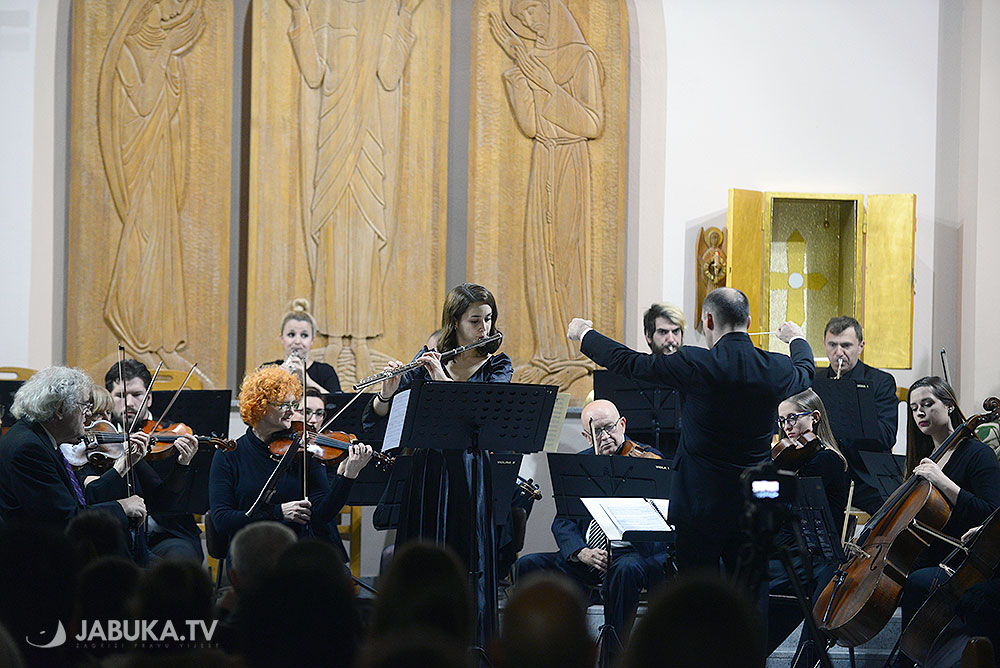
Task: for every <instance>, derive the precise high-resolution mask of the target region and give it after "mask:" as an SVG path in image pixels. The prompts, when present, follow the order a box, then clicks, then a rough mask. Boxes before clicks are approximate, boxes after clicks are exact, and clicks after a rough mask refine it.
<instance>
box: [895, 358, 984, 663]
mask: <svg viewBox="0 0 1000 668" xmlns="http://www.w3.org/2000/svg"><path fill="white" fill-rule="evenodd" d="M909 398H910V405H909V408H910V411H909V419H908V420H907V439H906V440H907V443H906V468H907V470H909V471H911V472H912V474H913V475H917V476H920V477H921V478H924V479H926V480H927V481H929V482H930V483H931V484H932V485H934V487H936V488H937V489H938V491H940V492H941V494H943V495H944V497H945V498H946V499H947V500H948V502H949V503H950V504H951V506H952V510H951V516H950V518H949V519H948V523H947V524H945V526H944V533H946V534H948V535H949V536H952V537H954V538H955V540H958V539H959V538H960V537H961V536H962V535H963V534H964V533H966V532H967V531H968V530H969V529H970V528H972V527H974V526H977V525H979V524H981V523H982V522H983V521H984V520H985V519H986V518H987V517H988V516H989V514H990V513H991V512H993V510H995V509H996V508H998V507H1000V463H998V462H997V456H996V454H995V453H994V452H993V450H992V449H991V448H990V447H989V446H987V445H985V444H984V443H982V442H980V441H978V440H976V439H973V438H966V439H964V440H962V441H961V442H959V443H958V444H957V445H956V446H953V447H952V448H951V449H950V450H949V451H948V452H945V453H944V455H943V456H942V457H941V459H940V460H939V461H938V462H937V463H935V462H934V461H932V460H931V459H929V456H930V453H931V452H933V451H934V450H936V449H937V448H938V447H939V446H940V445H941V444H942V443H944V441H945V439H947V438H948V436H949V435H950V434H951V433H952V431H954V430H955V428H956V427H957V426H958V425H959V424H961V423H962V422H964V421H965V418H964V416H963V415H962V411H961V409H960V408H959V407H958V401H957V399H956V398H955V392H954V390H952V389H951V386H949V385H948V383H946V382H945V381H944V380H942V379H941V378H938V377H937V376H927V377H924V378H921V379H920V380H918V381H917V382H915V383H913V385H911V386H910V394H909ZM930 540H931V544H930V545H929V546H928V547H927V548H926V549H925V550H924V551H923V552H922V553H921V554H920V556H918V557H917V561H916V563H915V564H914V567H913V568H912V569H911V570H910V574H909V575H908V576H907V578H906V584H905V586H904V587H903V596H902V599H901V601H900V606H901V607H902V613H903V625H902V628H906V625H907V624H908V623H909V621H910V619H911V618H912V617H913V614H914V613H915V612H916V611H917V609H918V608H919V607H920V605H921V603H923V601H924V600H925V599H926V598H927V596H928V594H929V593H930V591H931V590H932V589H933V588H934V587H935V586H936V585H937V583H938V582H941V581H943V579H945V578H947V575H946V574H945V573H944V571H943V570H941V569H940V568H939V567H938V566H937V565H938V564H939V563H940V562H941V560H942V559H944V558H945V557H946V556H947V555H948V553H949V552H951V550H952V547H953V546H951V545H948V544H947V543H945V542H943V541H940V540H934V539H930ZM894 665H895V666H912V665H914V664H913V663H912V662H911V661H910V660H909V659H908V658H906V657H905V656H904V655H902V654H900V655H899V656H897V657H896V661H895V664H894Z"/></svg>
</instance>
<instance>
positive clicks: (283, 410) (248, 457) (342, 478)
mask: <svg viewBox="0 0 1000 668" xmlns="http://www.w3.org/2000/svg"><path fill="white" fill-rule="evenodd" d="M301 396H302V385H301V384H300V382H299V380H298V379H297V378H295V377H293V376H292V375H291V374H289V373H288V372H287V371H286V370H285V369H283V368H282V367H280V366H265V367H263V368H260V369H257V370H256V371H253V372H251V373H249V374H247V376H246V377H245V378H244V379H243V383H242V384H241V385H240V394H239V403H240V417H241V418H243V421H244V422H245V423H246V424H247V425H248V427H249V428H248V429H247V432H246V434H244V435H243V436H241V437H240V438H239V440H237V441H236V449H235V450H233V451H232V452H223V451H221V450H220V451H217V452H216V453H215V458H214V459H213V460H212V470H211V473H210V475H209V501H210V505H211V513H212V522H213V524H214V526H215V530H216V531H217V532H218V533H219V535H220V536H225V537H229V536H232V535H233V534H235V533H236V532H237V531H238V530H239V529H241V528H243V527H244V526H246V525H247V524H250V523H251V522H256V521H259V520H277V521H280V522H283V523H284V524H286V525H287V526H289V527H291V528H292V530H294V531H295V532H296V533H297V534H299V535H300V536H313V535H314V536H318V537H321V538H325V539H329V538H330V536H329V535H328V533H329V529H328V527H329V524H330V520H331V519H332V518H333V516H334V515H335V514H336V513H337V512H339V511H340V509H341V507H342V506H343V505H344V503H345V502H346V500H347V494H348V493H349V492H350V489H351V485H352V483H353V482H354V479H355V478H357V476H358V473H360V472H361V469H362V468H364V466H365V464H367V463H368V460H369V459H370V458H371V447H369V446H367V445H362V444H358V445H352V446H350V449H349V455H348V457H347V458H346V459H345V460H344V461H342V462H341V463H340V465H339V467H338V469H337V474H336V475H335V476H330V477H329V479H328V477H327V472H326V470H325V466H324V464H323V463H322V462H320V461H318V460H317V459H315V458H313V457H311V456H309V457H306V459H305V463H304V464H303V459H302V457H301V456H298V455H297V456H296V458H295V460H294V461H293V462H292V464H291V466H290V467H289V468H288V469H287V470H286V471H285V472H284V473H283V474H281V477H280V479H279V480H278V481H277V486H276V488H275V492H274V495H273V497H272V498H271V499H270V501H269V502H268V503H262V504H260V505H259V506H258V509H257V510H256V511H255V512H254V515H253V516H252V517H247V511H248V510H250V508H251V507H252V506H253V504H254V502H255V501H256V500H257V497H258V495H259V494H260V492H261V490H262V489H263V487H264V484H265V483H266V482H267V480H268V478H269V477H270V475H271V474H272V472H273V471H274V468H275V460H274V458H273V457H272V455H271V451H270V449H269V444H270V442H271V441H272V440H273V439H274V437H276V436H279V435H281V434H283V433H285V432H287V431H288V429H289V427H290V426H291V418H292V413H293V412H294V411H295V409H296V407H297V406H298V402H299V398H300V397H301ZM303 466H305V467H306V477H307V481H308V490H307V492H308V498H302V478H303V471H302V467H303Z"/></svg>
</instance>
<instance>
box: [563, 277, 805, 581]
mask: <svg viewBox="0 0 1000 668" xmlns="http://www.w3.org/2000/svg"><path fill="white" fill-rule="evenodd" d="M702 325H703V328H704V331H705V338H706V339H707V341H708V345H709V349H707V350H706V349H704V348H695V347H693V346H684V347H682V348H681V349H680V350H678V351H677V352H676V353H674V354H673V355H648V354H642V353H637V352H635V351H634V350H631V349H629V348H628V347H626V346H624V345H622V344H620V343H616V342H614V341H612V340H611V339H609V338H607V337H606V336H603V335H601V334H600V333H599V332H596V331H594V329H593V323H592V322H590V321H589V320H583V319H581V318H574V319H573V320H572V322H570V323H569V328H568V336H569V338H570V339H572V340H577V341H581V347H580V349H581V350H582V351H583V353H584V354H585V355H587V356H588V357H590V358H591V359H592V360H594V361H595V362H597V363H598V364H600V365H602V366H605V367H607V368H608V369H609V370H611V371H613V372H614V373H617V374H619V375H621V376H625V377H627V378H634V379H636V380H642V381H647V382H651V383H658V384H661V385H663V386H664V387H667V388H671V389H674V390H677V391H678V392H680V393H681V425H682V428H681V441H680V447H679V449H678V451H677V457H676V459H675V460H674V468H675V470H676V474H675V476H674V481H673V483H672V486H671V495H670V496H671V499H670V510H669V517H668V519H669V521H670V522H671V524H673V525H674V526H675V527H676V529H677V534H676V536H677V544H676V551H677V569H678V570H679V571H683V570H688V569H694V568H711V569H717V568H718V567H719V560H720V559H721V560H722V561H723V562H724V563H725V566H726V570H728V571H733V570H734V569H735V568H736V559H737V554H738V551H739V530H738V527H739V517H740V513H741V511H742V508H743V499H742V497H741V494H740V485H739V479H740V474H742V473H743V471H745V470H747V469H748V468H751V467H753V466H756V465H757V464H760V463H762V462H765V461H768V460H769V459H770V456H771V436H772V434H774V416H775V415H776V411H777V407H778V403H779V402H780V401H781V400H782V399H784V398H785V397H789V396H791V395H793V394H795V393H797V392H800V391H802V390H804V389H805V388H807V387H809V385H810V384H811V382H812V377H813V373H814V371H815V367H814V365H813V355H812V349H811V348H810V347H809V343H808V342H807V341H806V339H805V336H804V335H803V333H802V329H801V328H800V327H799V326H798V325H796V324H795V323H793V322H786V323H784V324H782V325H781V327H779V328H778V338H779V339H781V340H782V341H784V342H786V343H788V344H789V346H790V349H791V357H789V356H788V355H782V354H778V353H771V352H765V351H762V350H758V349H757V348H755V347H754V345H753V343H752V342H751V340H750V337H749V336H748V335H747V327H748V326H749V325H750V305H749V302H748V301H747V298H746V295H744V294H743V293H742V292H740V291H739V290H735V289H733V288H717V289H715V290H713V291H712V292H710V293H709V294H708V296H707V297H706V298H705V302H704V304H703V306H702Z"/></svg>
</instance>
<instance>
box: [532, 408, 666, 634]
mask: <svg viewBox="0 0 1000 668" xmlns="http://www.w3.org/2000/svg"><path fill="white" fill-rule="evenodd" d="M580 422H581V425H582V427H583V431H582V432H581V433H582V435H583V439H584V442H586V443H587V445H588V446H589V447H587V448H585V449H584V450H582V451H581V452H580V453H579V454H581V455H608V456H611V455H616V454H617V453H619V452H622V451H623V450H624V449H625V446H626V444H628V443H630V442H631V441H629V440H628V438H627V437H626V436H625V418H624V417H622V416H621V415H620V414H619V412H618V408H617V407H616V406H615V405H614V404H613V403H611V402H610V401H608V400H606V399H598V400H596V401H592V402H590V403H589V404H587V405H586V406H584V408H583V411H582V412H581V413H580ZM594 435H596V437H597V442H596V443H595V442H594ZM646 450H647V452H648V453H651V454H654V455H659V454H660V453H659V452H657V451H656V450H655V449H653V448H646ZM598 532H599V533H598ZM595 533H598V536H597V537H596V538H595V536H594V534H595ZM552 534H553V535H554V536H555V539H556V544H557V545H558V546H559V551H558V552H541V553H536V554H527V555H525V556H523V557H521V558H520V559H518V560H517V563H516V564H515V565H514V570H515V573H516V576H517V579H518V580H520V579H521V578H523V577H525V576H527V575H528V574H529V573H533V572H535V571H540V570H553V571H558V572H560V573H562V574H563V575H566V576H568V577H569V578H570V579H572V580H573V581H575V582H576V583H578V584H579V585H580V586H581V588H582V589H583V591H584V592H585V593H586V592H587V591H588V588H589V587H592V586H594V585H598V584H600V583H601V582H605V583H606V585H605V587H606V588H605V590H604V592H603V594H604V623H605V624H607V625H610V626H612V627H613V628H614V629H615V631H616V632H617V633H618V636H619V638H620V639H621V641H622V643H624V642H625V639H626V638H627V636H628V626H627V624H630V622H631V618H632V617H633V616H634V615H635V610H636V608H637V607H638V605H639V595H640V593H641V592H642V590H643V589H652V588H653V586H654V585H655V584H656V583H657V582H658V581H660V580H662V579H663V577H664V574H665V572H666V570H665V568H666V565H667V561H668V559H669V555H668V552H667V544H666V543H650V542H641V543H628V542H622V541H614V542H612V543H610V544H609V542H608V539H607V536H606V535H604V532H603V531H601V530H600V527H597V525H596V523H591V522H588V521H577V520H571V519H567V518H565V517H560V516H558V515H556V518H555V519H554V520H553V521H552Z"/></svg>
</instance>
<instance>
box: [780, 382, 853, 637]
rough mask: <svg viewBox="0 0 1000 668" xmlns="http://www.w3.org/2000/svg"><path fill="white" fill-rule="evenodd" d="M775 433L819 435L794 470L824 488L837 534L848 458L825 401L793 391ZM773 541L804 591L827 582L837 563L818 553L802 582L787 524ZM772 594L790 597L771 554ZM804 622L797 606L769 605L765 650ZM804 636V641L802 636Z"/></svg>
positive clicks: (845, 491) (799, 561)
mask: <svg viewBox="0 0 1000 668" xmlns="http://www.w3.org/2000/svg"><path fill="white" fill-rule="evenodd" d="M778 432H779V436H780V437H783V438H786V439H792V440H794V439H798V438H800V437H801V436H803V435H804V434H813V435H815V436H816V437H818V439H819V442H818V447H816V449H815V453H814V454H812V455H811V456H809V457H807V458H805V459H804V461H803V462H802V463H801V464H800V465H799V468H798V469H797V470H796V471H795V473H796V475H798V477H800V478H820V479H821V480H822V481H823V490H824V491H825V492H826V500H827V504H828V506H829V508H830V513H831V514H832V515H833V521H834V523H835V524H836V527H837V531H838V534H837V538H838V540H839V538H840V533H839V532H840V531H841V529H842V528H843V525H844V510H845V508H846V507H847V496H848V488H849V486H850V480H849V478H848V472H847V459H845V458H844V455H843V453H841V452H840V448H839V447H838V446H837V439H836V438H834V436H833V432H832V431H831V430H830V423H829V420H828V418H827V414H826V407H825V406H824V405H823V400H822V399H820V398H819V395H817V394H816V393H815V392H813V391H812V390H811V389H805V390H803V391H802V392H799V393H798V394H795V395H792V396H790V397H788V398H787V399H785V400H784V401H782V402H781V403H780V404H778ZM774 540H775V544H776V545H777V546H778V547H785V548H788V549H789V550H791V552H792V563H793V564H794V565H795V571H796V574H797V575H798V577H799V580H800V581H801V582H802V584H803V587H804V589H805V591H807V592H811V591H813V590H814V589H815V588H816V585H817V583H818V584H826V582H827V581H828V580H829V579H830V576H831V575H832V573H833V571H834V569H835V568H836V564H835V563H828V562H824V561H822V560H821V555H812V557H811V561H812V571H813V579H812V580H811V581H808V580H806V578H805V575H806V570H805V568H804V566H803V556H804V555H802V554H799V551H798V542H797V541H796V539H795V536H794V534H793V533H792V532H791V530H790V529H789V528H787V527H785V528H784V529H782V531H781V532H780V533H779V534H778V535H777V536H775V539H774ZM768 575H769V580H770V586H769V591H770V593H771V594H783V595H787V596H792V595H794V593H795V592H794V590H793V589H792V586H791V583H790V581H789V579H788V574H787V573H786V572H785V569H784V567H783V566H782V564H781V561H780V560H779V559H777V558H772V559H771V560H770V562H769V563H768ZM801 622H802V611H801V610H800V609H799V607H798V606H797V605H795V606H792V605H774V604H773V603H769V605H768V615H767V647H768V652H767V653H768V654H770V653H771V652H773V651H774V649H775V648H776V647H777V646H778V645H780V644H781V643H782V642H783V641H784V639H785V638H786V637H788V634H789V633H791V632H792V631H793V630H794V629H795V627H796V626H798V625H799V623H801ZM806 635H807V634H804V635H803V639H805V636H806Z"/></svg>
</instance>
